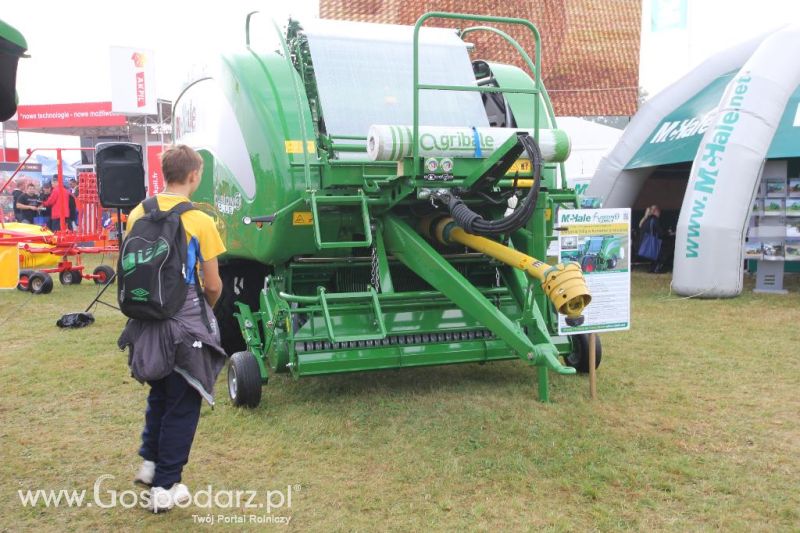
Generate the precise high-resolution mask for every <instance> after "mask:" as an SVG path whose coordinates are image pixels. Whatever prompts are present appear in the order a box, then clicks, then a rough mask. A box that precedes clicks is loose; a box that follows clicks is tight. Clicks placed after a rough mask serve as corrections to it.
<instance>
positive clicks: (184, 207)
mask: <svg viewBox="0 0 800 533" xmlns="http://www.w3.org/2000/svg"><path fill="white" fill-rule="evenodd" d="M192 209H197V208H196V207H195V206H194V204H193V203H192V202H181V203H179V204H177V205H176V206H174V207H173V208H172V209H170V210H169V211H168V212H167V213H168V214H169V213H175V214H177V215H178V216H181V215H182V214H184V213H185V212H187V211H191V210H192ZM194 289H195V291H196V292H197V298H198V299H199V301H200V316H201V317H202V319H203V323H204V324H205V325H206V329H207V330H208V332H209V333H212V330H211V321H210V320H209V318H208V312H206V305H205V296H204V295H203V289H202V287H200V261H195V264H194Z"/></svg>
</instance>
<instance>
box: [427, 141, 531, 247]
mask: <svg viewBox="0 0 800 533" xmlns="http://www.w3.org/2000/svg"><path fill="white" fill-rule="evenodd" d="M517 137H518V139H519V142H520V143H521V144H522V147H523V148H524V149H525V151H526V152H527V153H528V157H529V158H530V160H531V164H532V166H533V183H532V184H531V187H530V190H529V191H528V194H527V195H525V197H524V198H523V199H522V201H521V202H519V204H518V205H517V208H516V209H515V210H514V211H513V212H512V213H511V214H509V215H508V216H505V217H503V218H501V219H498V220H486V219H484V218H483V217H482V216H481V215H479V214H478V213H476V212H474V211H473V210H472V209H470V208H469V206H468V205H467V204H465V203H464V201H463V200H462V199H461V198H459V197H458V196H456V195H455V194H453V193H451V192H449V191H444V190H443V191H441V192H437V193H436V197H437V198H438V199H439V200H441V201H442V202H444V203H445V204H446V205H447V208H448V210H449V211H450V214H451V215H452V217H453V219H454V220H455V221H456V223H457V224H458V225H459V226H461V227H462V228H464V230H465V231H466V232H467V233H471V234H473V235H484V236H496V235H503V234H505V235H508V234H509V233H513V232H515V231H517V230H518V229H520V228H522V227H524V226H525V224H527V223H528V220H530V218H531V215H533V211H534V209H535V208H536V202H537V201H538V199H539V186H540V185H541V181H542V153H541V151H540V150H539V146H538V145H537V144H536V141H534V140H533V138H532V137H531V136H530V135H528V134H527V133H518V134H517Z"/></svg>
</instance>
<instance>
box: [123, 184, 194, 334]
mask: <svg viewBox="0 0 800 533" xmlns="http://www.w3.org/2000/svg"><path fill="white" fill-rule="evenodd" d="M142 207H143V208H144V215H143V216H142V217H141V218H139V219H138V220H137V221H136V223H135V224H134V225H133V228H132V229H131V230H130V232H129V233H128V235H127V236H126V237H125V240H124V241H123V242H122V249H121V250H120V254H119V262H118V265H117V277H118V278H119V283H118V285H117V299H118V301H119V307H120V310H121V311H122V313H123V314H125V316H128V317H130V318H138V319H140V320H164V319H166V318H170V317H172V316H175V314H177V312H178V311H179V310H180V309H181V307H182V306H183V303H184V301H185V299H186V293H187V291H188V290H189V286H188V284H187V283H186V268H187V266H186V257H187V245H186V233H185V231H184V229H183V223H182V222H181V214H183V213H185V212H186V211H190V210H192V209H196V208H195V207H194V205H193V204H192V203H191V202H181V203H179V204H178V205H176V206H175V207H173V208H172V209H170V210H169V211H161V210H160V209H159V207H158V202H157V201H156V199H155V197H151V198H148V199H146V200H145V201H144V202H142ZM197 269H198V265H195V288H196V290H197V295H198V297H199V298H201V299H202V297H203V296H202V289H201V288H200V280H199V279H198V276H197ZM201 310H202V312H203V318H204V321H205V322H206V323H208V320H207V319H206V313H205V305H201Z"/></svg>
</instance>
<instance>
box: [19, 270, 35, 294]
mask: <svg viewBox="0 0 800 533" xmlns="http://www.w3.org/2000/svg"><path fill="white" fill-rule="evenodd" d="M34 272H35V270H30V269H23V270H20V271H19V281H18V282H17V290H18V291H22V292H28V291H30V290H31V289H30V285H29V284H28V281H29V280H30V278H31V275H32V274H33V273H34Z"/></svg>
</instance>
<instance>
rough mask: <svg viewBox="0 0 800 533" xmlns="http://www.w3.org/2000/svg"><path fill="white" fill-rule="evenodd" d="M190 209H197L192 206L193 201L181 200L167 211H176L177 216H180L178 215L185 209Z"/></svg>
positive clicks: (185, 210)
mask: <svg viewBox="0 0 800 533" xmlns="http://www.w3.org/2000/svg"><path fill="white" fill-rule="evenodd" d="M192 209H197V208H196V207H195V206H194V203H193V202H181V203H179V204H177V205H176V206H175V207H173V208H172V209H170V210H169V211H168V212H169V213H177V214H178V216H180V215H182V214H184V213H185V212H187V211H191V210H192Z"/></svg>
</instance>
